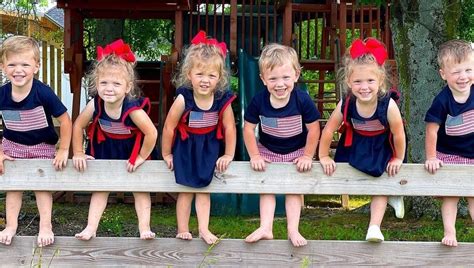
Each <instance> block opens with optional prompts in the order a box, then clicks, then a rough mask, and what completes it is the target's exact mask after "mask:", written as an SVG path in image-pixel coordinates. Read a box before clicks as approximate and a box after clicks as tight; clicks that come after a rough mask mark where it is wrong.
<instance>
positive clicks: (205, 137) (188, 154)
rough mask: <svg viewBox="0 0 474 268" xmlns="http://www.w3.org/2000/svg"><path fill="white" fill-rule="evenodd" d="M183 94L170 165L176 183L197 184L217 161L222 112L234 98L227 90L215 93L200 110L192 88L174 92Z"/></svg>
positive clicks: (203, 183)
mask: <svg viewBox="0 0 474 268" xmlns="http://www.w3.org/2000/svg"><path fill="white" fill-rule="evenodd" d="M179 94H181V95H183V97H184V103H185V108H184V112H183V116H182V117H181V119H180V122H179V123H178V126H177V131H176V132H175V137H174V141H173V149H172V151H173V165H174V174H175V178H176V183H178V184H181V185H185V186H190V187H195V188H200V187H206V186H208V185H209V184H210V183H211V181H212V178H213V175H214V169H215V167H216V161H217V159H218V158H219V156H220V155H222V152H223V150H224V148H225V147H224V144H223V141H224V140H223V139H224V134H223V133H222V132H223V129H222V113H223V112H224V110H225V109H226V108H227V106H228V105H230V104H231V103H232V101H233V100H234V99H235V95H234V94H233V93H232V92H230V91H226V92H224V93H216V94H215V95H214V103H213V104H212V107H211V108H210V109H209V110H207V111H204V110H201V109H200V108H199V107H198V106H197V105H196V103H195V102H194V97H193V91H192V89H190V88H185V87H180V88H178V89H177V90H176V95H179Z"/></svg>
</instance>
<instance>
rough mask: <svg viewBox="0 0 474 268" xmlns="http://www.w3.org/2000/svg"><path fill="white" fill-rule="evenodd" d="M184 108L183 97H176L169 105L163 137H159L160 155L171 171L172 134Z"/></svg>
mask: <svg viewBox="0 0 474 268" xmlns="http://www.w3.org/2000/svg"><path fill="white" fill-rule="evenodd" d="M184 107H185V106H184V97H183V95H178V96H177V97H176V99H175V101H174V102H173V105H171V108H170V110H169V112H168V115H167V116H166V120H165V124H164V126H163V136H162V137H161V154H162V155H163V160H165V162H166V165H167V166H168V168H169V169H171V170H173V168H174V167H173V154H172V152H171V149H172V148H171V146H172V144H173V137H174V132H175V129H176V126H177V125H178V123H179V120H180V119H181V116H182V115H183V112H184Z"/></svg>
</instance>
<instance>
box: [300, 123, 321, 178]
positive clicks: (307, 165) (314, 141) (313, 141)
mask: <svg viewBox="0 0 474 268" xmlns="http://www.w3.org/2000/svg"><path fill="white" fill-rule="evenodd" d="M306 128H307V129H308V136H307V137H306V145H305V147H304V154H303V155H302V156H300V157H298V158H297V159H295V161H294V163H295V164H296V169H297V170H298V171H299V172H305V171H310V170H311V168H312V166H313V156H314V154H315V153H316V148H317V147H318V142H319V134H320V133H321V131H320V127H319V121H315V122H313V123H309V124H306Z"/></svg>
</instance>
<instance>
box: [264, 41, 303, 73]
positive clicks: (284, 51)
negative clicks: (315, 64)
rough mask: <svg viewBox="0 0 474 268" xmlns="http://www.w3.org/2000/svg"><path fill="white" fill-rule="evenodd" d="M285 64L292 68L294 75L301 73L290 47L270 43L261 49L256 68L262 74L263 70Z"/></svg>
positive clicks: (293, 51)
mask: <svg viewBox="0 0 474 268" xmlns="http://www.w3.org/2000/svg"><path fill="white" fill-rule="evenodd" d="M287 63H290V64H291V66H293V68H294V69H295V72H296V73H299V72H300V71H301V65H300V62H299V60H298V54H297V53H296V51H295V50H294V49H293V48H292V47H288V46H284V45H280V44H276V43H272V44H268V45H266V46H265V47H264V48H263V50H262V54H261V55H260V58H259V59H258V68H259V69H260V73H261V74H262V73H263V72H264V71H265V70H273V68H275V67H276V66H282V65H284V64H287Z"/></svg>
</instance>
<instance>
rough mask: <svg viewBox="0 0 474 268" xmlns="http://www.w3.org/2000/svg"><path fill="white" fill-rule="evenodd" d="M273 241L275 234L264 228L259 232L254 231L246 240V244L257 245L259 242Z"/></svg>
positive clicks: (258, 230)
mask: <svg viewBox="0 0 474 268" xmlns="http://www.w3.org/2000/svg"><path fill="white" fill-rule="evenodd" d="M262 239H264V240H271V239H273V232H272V231H271V230H269V229H266V228H264V227H259V228H258V229H257V230H255V231H253V233H251V234H249V235H248V236H247V237H246V238H245V242H247V243H255V242H257V241H259V240H262Z"/></svg>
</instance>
